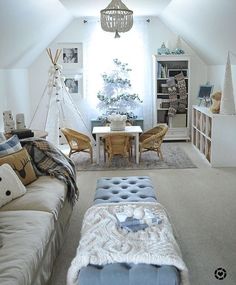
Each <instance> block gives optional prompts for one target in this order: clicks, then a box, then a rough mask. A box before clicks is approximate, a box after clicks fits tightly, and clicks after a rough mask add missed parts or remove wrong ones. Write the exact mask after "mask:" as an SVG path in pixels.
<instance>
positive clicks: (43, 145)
mask: <svg viewBox="0 0 236 285" xmlns="http://www.w3.org/2000/svg"><path fill="white" fill-rule="evenodd" d="M21 144H22V146H24V148H26V150H27V151H28V153H29V155H30V156H31V158H32V161H33V166H34V169H35V171H36V173H37V175H39V176H40V175H50V176H54V177H56V178H57V179H59V180H62V181H63V182H64V183H65V184H66V185H67V198H68V200H69V202H70V203H71V204H72V205H74V204H75V202H76V200H77V199H78V195H79V190H78V187H77V185H76V171H75V165H74V163H73V161H72V160H71V159H70V158H69V157H67V156H66V155H64V153H62V152H61V151H60V150H59V149H58V148H56V147H55V146H54V145H53V144H52V143H50V142H49V141H47V140H45V139H40V138H29V139H24V140H21Z"/></svg>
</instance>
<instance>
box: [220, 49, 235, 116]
mask: <svg viewBox="0 0 236 285" xmlns="http://www.w3.org/2000/svg"><path fill="white" fill-rule="evenodd" d="M220 114H222V115H234V114H235V103H234V90H233V81H232V73H231V64H230V57H229V53H228V57H227V63H226V68H225V80H224V88H223V92H222V98H221V103H220Z"/></svg>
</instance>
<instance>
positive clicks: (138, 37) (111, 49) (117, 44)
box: [84, 20, 151, 119]
mask: <svg viewBox="0 0 236 285" xmlns="http://www.w3.org/2000/svg"><path fill="white" fill-rule="evenodd" d="M88 24H89V23H88ZM146 25H147V23H146V21H144V20H142V21H138V22H134V26H133V28H132V29H131V30H130V31H129V32H127V33H123V34H121V37H120V38H118V39H117V38H116V39H115V38H114V35H113V34H111V33H106V32H104V31H102V29H101V27H100V23H98V22H96V23H95V22H93V23H90V27H88V28H87V29H88V32H89V33H90V37H89V39H88V41H87V42H85V43H84V60H85V62H84V66H85V69H84V76H85V94H86V98H85V99H86V102H87V104H88V107H89V110H88V109H87V108H86V112H87V110H88V112H90V114H88V113H87V114H86V116H88V117H90V119H91V118H96V117H97V116H98V115H99V114H100V111H99V110H98V109H97V108H96V106H97V103H98V100H97V93H98V91H99V90H100V89H101V88H102V86H103V80H102V76H101V75H102V74H103V73H104V72H106V73H108V72H109V71H110V70H112V68H114V64H113V59H114V58H118V59H119V60H121V61H122V62H126V63H128V65H129V67H130V68H131V69H132V71H131V72H130V80H131V82H132V91H133V92H135V93H137V94H138V95H139V96H140V98H141V99H142V100H143V101H144V104H143V106H145V101H146V103H147V100H148V98H147V97H146V95H145V94H147V88H149V83H148V82H151V81H150V80H149V81H148V82H147V80H145V78H147V74H149V75H150V71H149V68H150V66H149V65H150V64H148V62H147V56H148V57H149V55H148V52H147V50H148V48H147V41H146V39H145V35H146V33H145V29H146ZM149 79H150V77H149ZM149 91H150V90H149ZM149 93H150V92H149ZM150 97H151V96H150ZM142 109H143V107H142V108H141V110H139V112H140V113H139V114H138V115H141V116H142V115H143V114H142Z"/></svg>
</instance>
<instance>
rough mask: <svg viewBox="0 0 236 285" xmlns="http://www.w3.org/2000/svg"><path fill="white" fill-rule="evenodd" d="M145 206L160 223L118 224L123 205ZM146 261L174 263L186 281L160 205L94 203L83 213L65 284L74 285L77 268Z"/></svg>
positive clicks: (168, 225)
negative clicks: (140, 226) (127, 226)
mask: <svg viewBox="0 0 236 285" xmlns="http://www.w3.org/2000/svg"><path fill="white" fill-rule="evenodd" d="M127 206H128V207H133V208H140V207H141V208H146V209H150V210H151V211H152V212H153V213H155V214H156V215H157V216H158V217H159V218H161V220H162V222H161V223H160V224H158V225H152V226H149V227H147V228H146V229H145V230H140V231H137V232H128V231H126V230H125V229H122V228H120V227H118V226H117V219H116V216H115V214H116V213H117V212H123V211H125V207H127ZM123 262H124V263H136V264H137V263H146V264H155V265H173V266H175V267H177V268H178V269H179V270H180V273H181V274H180V275H181V284H182V285H186V284H189V283H188V273H187V268H186V266H185V263H184V262H183V260H182V257H181V252H180V249H179V246H178V245H177V243H176V240H175V238H174V235H173V232H172V228H171V224H170V222H169V219H168V217H167V214H166V212H165V210H164V208H163V206H162V205H161V204H159V203H156V202H143V203H142V202H138V203H118V204H114V203H106V204H98V205H94V206H92V207H91V208H89V209H88V210H87V212H86V213H85V217H84V221H83V225H82V230H81V240H80V243H79V247H78V249H77V254H76V257H75V258H74V259H73V261H72V263H71V266H70V268H69V271H68V274H67V285H76V284H77V283H76V280H77V278H78V274H79V271H80V269H81V268H82V267H84V266H87V265H88V264H94V265H105V264H108V263H123Z"/></svg>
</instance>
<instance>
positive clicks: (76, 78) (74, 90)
mask: <svg viewBox="0 0 236 285" xmlns="http://www.w3.org/2000/svg"><path fill="white" fill-rule="evenodd" d="M64 78H65V79H64V83H65V87H66V88H67V90H68V92H69V93H70V94H71V95H72V96H74V95H77V96H81V97H82V96H83V75H82V73H80V74H64Z"/></svg>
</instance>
